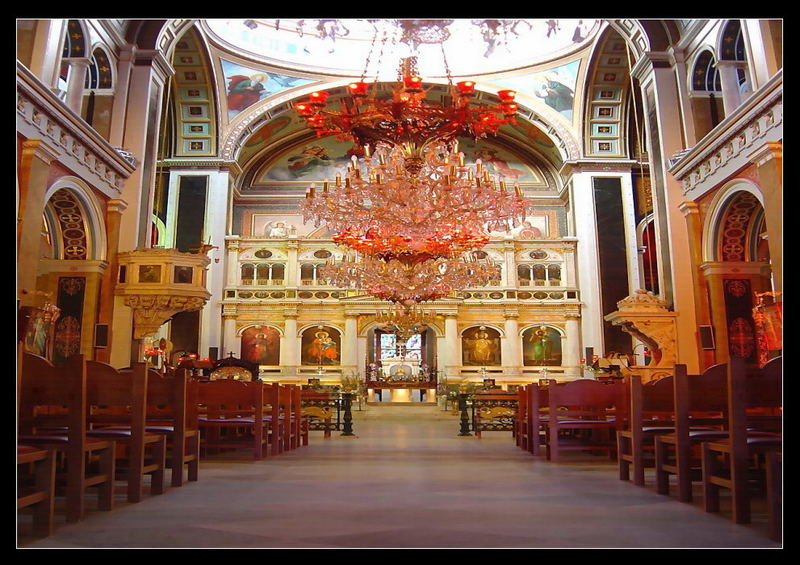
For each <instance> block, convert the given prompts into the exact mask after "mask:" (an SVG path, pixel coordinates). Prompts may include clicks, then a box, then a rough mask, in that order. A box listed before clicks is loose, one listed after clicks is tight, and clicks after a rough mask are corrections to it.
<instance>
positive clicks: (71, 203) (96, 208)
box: [45, 177, 107, 260]
mask: <svg viewBox="0 0 800 565" xmlns="http://www.w3.org/2000/svg"><path fill="white" fill-rule="evenodd" d="M53 198H55V201H53V202H52V208H51V209H50V210H51V212H52V213H53V214H55V215H54V216H52V217H51V221H52V222H53V223H52V224H51V225H52V226H53V227H56V226H57V227H58V228H59V230H58V231H59V232H60V235H61V242H60V245H56V249H57V250H58V257H57V258H58V259H69V258H72V259H77V260H104V259H105V258H106V251H107V240H106V231H105V222H104V220H103V218H104V216H105V214H104V213H103V207H102V206H101V204H100V203H99V202H98V201H97V199H96V198H95V196H94V195H93V193H92V191H91V189H90V188H89V187H88V186H87V185H86V184H84V183H83V181H81V180H80V179H79V178H77V177H62V178H60V179H58V180H57V181H56V182H54V183H53V184H52V185H51V186H50V188H49V189H48V190H47V193H46V194H45V202H46V204H45V206H46V207H48V208H49V207H50V206H51V201H52V200H53ZM56 202H59V203H60V204H56ZM70 230H75V231H74V232H73V233H70ZM78 232H81V233H78ZM55 235H56V234H55V233H54V234H53V236H54V237H55ZM70 236H74V237H70ZM70 240H74V241H70ZM79 240H80V241H79ZM81 242H82V243H81ZM79 247H83V249H84V251H83V252H81V251H79V249H78V248H79Z"/></svg>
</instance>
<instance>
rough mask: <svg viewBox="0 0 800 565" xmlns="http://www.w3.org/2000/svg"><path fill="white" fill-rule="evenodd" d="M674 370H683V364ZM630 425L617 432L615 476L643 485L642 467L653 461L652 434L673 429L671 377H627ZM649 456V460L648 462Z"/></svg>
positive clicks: (684, 368) (643, 470)
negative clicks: (652, 378) (649, 378)
mask: <svg viewBox="0 0 800 565" xmlns="http://www.w3.org/2000/svg"><path fill="white" fill-rule="evenodd" d="M677 370H684V371H685V370H686V367H685V365H682V366H681V368H679V369H677ZM629 383H630V385H629V386H630V403H631V404H630V426H629V427H628V429H627V430H618V431H617V461H618V463H619V478H620V480H622V481H628V480H630V477H631V470H632V471H633V484H635V485H638V486H644V483H645V468H646V467H648V466H654V464H655V461H654V459H655V457H654V453H655V436H656V435H659V434H664V433H674V432H675V424H674V420H675V414H674V406H673V398H672V394H673V377H672V376H667V377H662V378H660V379H657V380H654V381H649V382H648V383H647V384H642V378H641V376H640V375H631V376H630V381H629ZM648 456H650V457H649V459H652V460H651V461H648Z"/></svg>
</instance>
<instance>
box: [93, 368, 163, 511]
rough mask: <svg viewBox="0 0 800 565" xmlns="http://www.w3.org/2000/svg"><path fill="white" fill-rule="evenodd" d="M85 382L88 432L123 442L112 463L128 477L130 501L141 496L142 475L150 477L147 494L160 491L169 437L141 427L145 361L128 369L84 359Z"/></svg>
mask: <svg viewBox="0 0 800 565" xmlns="http://www.w3.org/2000/svg"><path fill="white" fill-rule="evenodd" d="M86 383H87V384H86V391H87V403H88V404H89V406H90V411H89V417H88V425H89V429H88V430H87V435H88V436H90V437H94V438H98V439H113V440H114V441H115V442H116V443H117V445H118V446H119V447H121V448H122V449H121V450H120V451H121V452H122V453H120V454H119V455H118V458H117V466H116V469H117V474H118V475H120V476H121V477H123V478H124V480H125V481H126V483H127V499H128V502H139V501H141V499H142V490H143V488H144V478H145V477H146V476H149V477H150V494H151V495H157V494H162V493H163V492H164V475H165V469H166V453H167V440H166V437H165V436H164V435H163V434H160V433H152V432H148V431H147V430H146V427H145V422H146V418H147V399H148V392H147V385H148V375H147V365H146V364H145V363H134V364H133V365H132V367H131V370H130V371H119V370H117V369H115V368H114V367H112V366H111V365H109V364H107V363H102V362H100V361H86Z"/></svg>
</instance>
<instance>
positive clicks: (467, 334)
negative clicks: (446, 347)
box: [461, 326, 500, 367]
mask: <svg viewBox="0 0 800 565" xmlns="http://www.w3.org/2000/svg"><path fill="white" fill-rule="evenodd" d="M461 343H462V347H461V351H462V363H463V364H464V365H470V366H473V367H474V366H478V367H484V366H490V365H499V364H500V332H498V331H497V330H496V329H494V328H489V327H486V326H479V327H474V328H469V329H467V330H465V331H464V334H463V335H462V337H461Z"/></svg>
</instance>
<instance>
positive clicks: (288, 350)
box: [280, 312, 300, 376]
mask: <svg viewBox="0 0 800 565" xmlns="http://www.w3.org/2000/svg"><path fill="white" fill-rule="evenodd" d="M280 364H281V371H282V372H291V376H294V373H295V371H296V370H297V366H298V365H300V338H299V337H298V336H297V313H296V312H293V313H285V314H284V315H283V337H282V338H281V355H280Z"/></svg>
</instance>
